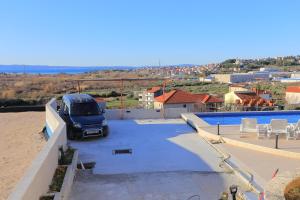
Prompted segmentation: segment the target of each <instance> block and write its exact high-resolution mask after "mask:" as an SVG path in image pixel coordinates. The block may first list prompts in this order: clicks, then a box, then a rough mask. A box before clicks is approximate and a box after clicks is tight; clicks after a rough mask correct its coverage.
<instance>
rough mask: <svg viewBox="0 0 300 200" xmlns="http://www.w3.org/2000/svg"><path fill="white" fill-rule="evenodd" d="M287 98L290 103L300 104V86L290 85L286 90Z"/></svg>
mask: <svg viewBox="0 0 300 200" xmlns="http://www.w3.org/2000/svg"><path fill="white" fill-rule="evenodd" d="M285 100H286V103H287V104H288V105H300V86H288V87H287V88H286V91H285Z"/></svg>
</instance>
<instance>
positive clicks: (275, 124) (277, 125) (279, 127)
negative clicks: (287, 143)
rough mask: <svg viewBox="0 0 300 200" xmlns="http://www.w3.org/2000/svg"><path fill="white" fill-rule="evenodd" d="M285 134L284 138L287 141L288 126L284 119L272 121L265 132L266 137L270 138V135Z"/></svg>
mask: <svg viewBox="0 0 300 200" xmlns="http://www.w3.org/2000/svg"><path fill="white" fill-rule="evenodd" d="M282 134H285V135H286V138H287V139H289V134H290V133H289V125H288V121H287V120H286V119H272V120H271V122H270V124H269V126H268V131H267V136H268V138H270V137H271V136H272V135H274V136H275V135H282Z"/></svg>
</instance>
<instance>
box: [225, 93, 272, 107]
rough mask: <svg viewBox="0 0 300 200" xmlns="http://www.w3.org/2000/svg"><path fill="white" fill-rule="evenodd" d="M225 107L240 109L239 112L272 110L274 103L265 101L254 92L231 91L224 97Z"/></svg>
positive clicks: (269, 100)
mask: <svg viewBox="0 0 300 200" xmlns="http://www.w3.org/2000/svg"><path fill="white" fill-rule="evenodd" d="M224 96H225V97H224V104H225V106H226V107H230V106H231V107H235V108H240V109H241V110H262V109H268V110H269V109H272V108H273V106H274V103H273V101H272V100H271V99H265V98H262V97H261V96H260V94H259V93H258V91H257V90H255V91H233V92H229V93H226V94H225V95H224Z"/></svg>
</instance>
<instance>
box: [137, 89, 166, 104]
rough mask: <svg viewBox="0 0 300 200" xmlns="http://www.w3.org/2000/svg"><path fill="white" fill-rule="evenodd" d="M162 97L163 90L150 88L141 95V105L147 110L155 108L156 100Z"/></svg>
mask: <svg viewBox="0 0 300 200" xmlns="http://www.w3.org/2000/svg"><path fill="white" fill-rule="evenodd" d="M160 95H162V88H161V87H159V86H156V87H152V88H149V89H147V90H144V91H142V92H141V93H140V94H139V105H140V106H141V107H143V108H146V109H151V108H153V105H154V98H155V97H158V96H160Z"/></svg>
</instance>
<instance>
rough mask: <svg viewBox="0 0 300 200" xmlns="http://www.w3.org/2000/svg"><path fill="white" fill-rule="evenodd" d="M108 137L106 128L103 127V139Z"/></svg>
mask: <svg viewBox="0 0 300 200" xmlns="http://www.w3.org/2000/svg"><path fill="white" fill-rule="evenodd" d="M107 136H108V127H107V126H106V127H104V129H103V137H107Z"/></svg>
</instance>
